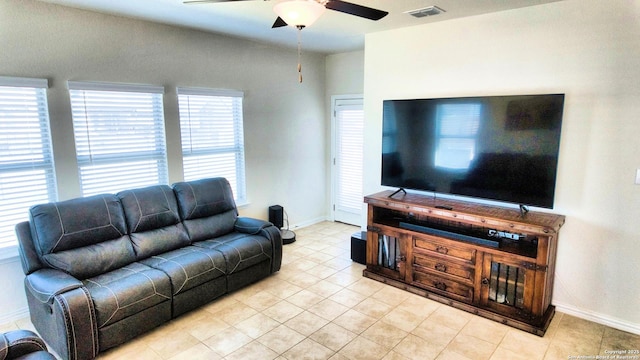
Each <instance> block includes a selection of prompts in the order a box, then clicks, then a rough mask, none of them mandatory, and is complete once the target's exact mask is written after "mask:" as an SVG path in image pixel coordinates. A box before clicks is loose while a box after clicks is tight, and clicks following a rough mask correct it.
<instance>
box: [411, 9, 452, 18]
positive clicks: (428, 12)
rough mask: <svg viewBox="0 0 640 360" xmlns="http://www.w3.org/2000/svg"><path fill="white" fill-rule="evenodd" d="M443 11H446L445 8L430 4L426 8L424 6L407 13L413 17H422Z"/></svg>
mask: <svg viewBox="0 0 640 360" xmlns="http://www.w3.org/2000/svg"><path fill="white" fill-rule="evenodd" d="M443 12H445V11H444V10H443V9H440V8H439V7H437V6H428V7H426V8H422V9H417V10H411V11H407V12H406V13H407V14H409V15H411V16H413V17H417V18H422V17H425V16H433V15H438V14H442V13H443Z"/></svg>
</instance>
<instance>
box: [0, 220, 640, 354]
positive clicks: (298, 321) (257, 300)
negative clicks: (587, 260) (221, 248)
mask: <svg viewBox="0 0 640 360" xmlns="http://www.w3.org/2000/svg"><path fill="white" fill-rule="evenodd" d="M356 231H358V228H356V227H353V226H349V225H344V224H339V223H330V222H324V223H320V224H316V225H313V226H310V227H306V228H302V229H298V230H296V234H297V241H296V242H294V243H292V244H289V245H285V247H284V256H283V266H282V270H281V271H280V272H279V273H277V274H275V275H273V276H271V277H269V278H268V279H265V280H263V281H261V282H259V283H257V284H254V285H252V286H250V287H248V288H246V289H243V290H241V291H237V292H235V293H233V294H230V295H227V296H225V297H223V298H221V299H218V300H217V301H214V302H212V303H210V304H209V305H207V306H204V307H202V308H200V309H198V310H196V311H193V312H191V313H188V314H186V315H183V316H182V317H180V318H178V319H175V320H174V321H171V322H170V323H168V324H166V325H164V326H161V327H160V328H158V329H156V330H154V331H152V332H150V333H148V334H146V335H144V336H141V337H139V338H137V339H135V340H133V341H130V342H128V343H126V344H124V345H122V346H120V347H118V348H116V349H112V350H111V351H108V352H106V353H104V354H102V355H101V356H100V357H99V359H100V360H103V359H108V360H110V359H143V360H144V359H149V360H152V359H153V360H155V359H169V360H174V359H189V360H193V359H210V360H216V359H227V360H235V359H243V360H247V359H249V360H252V359H256V360H269V359H276V360H285V359H286V360H299V359H331V360H342V359H356V360H360V359H362V360H368V359H372V360H373V359H375V360H378V359H383V360H400V359H419V360H425V359H438V360H450V359H459V360H462V359H471V360H479V359H494V360H497V359H526V360H530V359H569V358H571V356H590V357H591V358H596V355H606V354H607V353H606V351H611V350H637V349H640V336H638V335H633V334H629V333H626V332H623V331H619V330H616V329H612V328H609V327H606V326H603V325H599V324H596V323H593V322H589V321H586V320H582V319H579V318H576V317H573V316H569V315H567V314H562V313H556V316H555V317H554V319H553V321H552V323H551V326H550V328H549V330H548V331H547V333H546V335H545V336H544V337H538V336H534V335H531V334H528V333H525V332H522V331H519V330H516V329H513V328H510V327H507V326H504V325H502V324H499V323H496V322H492V321H489V320H486V319H484V318H481V317H478V316H474V315H471V314H469V313H466V312H463V311H460V310H456V309H454V308H451V307H449V306H446V305H442V304H439V303H436V302H433V301H431V300H428V299H425V298H422V297H419V296H416V295H413V294H410V293H408V292H405V291H402V290H399V289H396V288H393V287H389V286H386V285H384V284H381V283H379V282H376V281H373V280H370V279H367V278H363V277H362V270H363V269H364V266H363V265H360V264H357V263H354V262H352V261H351V260H350V237H351V234H353V233H354V232H356ZM12 328H29V329H32V325H31V323H30V321H29V320H28V319H23V320H20V321H17V322H15V323H11V324H5V325H4V326H0V330H4V331H6V330H9V329H12ZM637 359H640V357H638V358H637Z"/></svg>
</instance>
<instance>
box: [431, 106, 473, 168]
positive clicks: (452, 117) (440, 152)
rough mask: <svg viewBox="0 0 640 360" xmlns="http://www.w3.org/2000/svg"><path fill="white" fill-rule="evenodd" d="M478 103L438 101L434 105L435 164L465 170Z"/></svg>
mask: <svg viewBox="0 0 640 360" xmlns="http://www.w3.org/2000/svg"><path fill="white" fill-rule="evenodd" d="M481 110H482V105H481V104H441V105H438V106H437V108H436V112H437V115H436V118H437V121H436V123H437V124H436V131H437V135H438V136H437V139H438V140H437V142H438V143H437V145H436V146H437V148H436V154H435V165H436V166H437V167H440V168H447V169H452V170H465V169H468V168H469V166H470V165H471V161H472V160H473V158H474V157H475V154H476V137H477V133H478V129H479V128H480V114H481Z"/></svg>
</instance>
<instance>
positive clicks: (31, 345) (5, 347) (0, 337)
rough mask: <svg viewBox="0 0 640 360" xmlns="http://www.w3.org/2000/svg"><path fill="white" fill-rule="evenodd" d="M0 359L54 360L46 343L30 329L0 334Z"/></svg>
mask: <svg viewBox="0 0 640 360" xmlns="http://www.w3.org/2000/svg"><path fill="white" fill-rule="evenodd" d="M0 360H56V358H55V357H54V356H53V355H52V354H51V353H49V352H48V351H47V345H46V344H45V343H44V341H42V339H41V338H40V337H39V336H38V335H36V334H35V333H34V332H33V331H30V330H11V331H7V332H6V333H3V334H0Z"/></svg>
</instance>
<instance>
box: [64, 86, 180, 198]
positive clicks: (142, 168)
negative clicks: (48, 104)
mask: <svg viewBox="0 0 640 360" xmlns="http://www.w3.org/2000/svg"><path fill="white" fill-rule="evenodd" d="M163 92H164V89H163V88H162V87H158V86H149V85H126V84H105V83H92V82H72V81H69V94H70V96H71V111H72V116H73V133H74V137H75V141H76V155H77V160H78V171H79V176H80V186H81V189H82V195H83V196H87V195H95V194H99V193H115V192H118V191H120V190H124V189H128V188H136V187H144V186H150V185H156V184H167V183H168V182H169V180H168V170H167V153H166V145H165V135H164V134H165V132H164V115H163V105H162V96H163Z"/></svg>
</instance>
